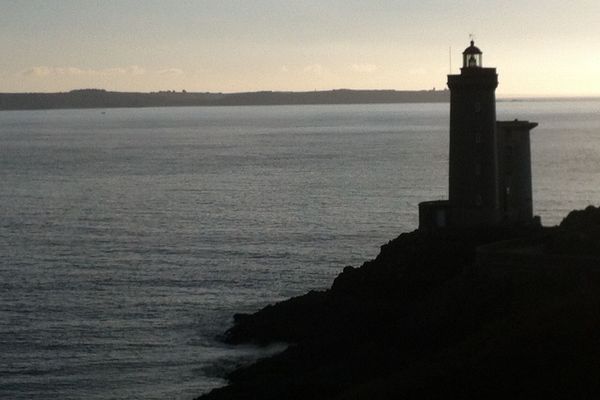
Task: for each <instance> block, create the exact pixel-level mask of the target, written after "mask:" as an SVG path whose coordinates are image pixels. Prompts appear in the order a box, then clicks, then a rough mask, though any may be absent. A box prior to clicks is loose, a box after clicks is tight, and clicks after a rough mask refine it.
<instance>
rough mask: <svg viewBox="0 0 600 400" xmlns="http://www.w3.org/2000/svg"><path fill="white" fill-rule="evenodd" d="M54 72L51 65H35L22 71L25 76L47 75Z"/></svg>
mask: <svg viewBox="0 0 600 400" xmlns="http://www.w3.org/2000/svg"><path fill="white" fill-rule="evenodd" d="M51 73H52V69H51V68H49V67H33V68H29V69H26V70H25V71H23V72H21V75H23V76H47V75H50V74H51Z"/></svg>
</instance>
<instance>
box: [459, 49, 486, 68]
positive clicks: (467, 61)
mask: <svg viewBox="0 0 600 400" xmlns="http://www.w3.org/2000/svg"><path fill="white" fill-rule="evenodd" d="M482 66H483V62H482V54H481V53H473V54H463V67H465V68H481V67H482Z"/></svg>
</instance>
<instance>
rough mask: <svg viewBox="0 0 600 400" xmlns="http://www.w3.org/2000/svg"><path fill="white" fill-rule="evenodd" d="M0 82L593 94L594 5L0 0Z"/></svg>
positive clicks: (12, 88) (32, 86)
mask: <svg viewBox="0 0 600 400" xmlns="http://www.w3.org/2000/svg"><path fill="white" fill-rule="evenodd" d="M0 9H1V12H0V49H1V54H2V57H1V58H0V92H56V91H68V90H72V89H80V88H102V89H107V90H117V91H143V92H149V91H158V90H176V91H181V90H187V91H188V92H190V91H193V92H239V91H257V90H292V91H309V90H327V89H339V88H348V89H396V90H421V89H432V88H436V89H443V88H446V80H447V78H446V76H447V74H448V73H449V72H450V71H451V72H452V73H459V68H460V66H461V65H460V64H461V63H462V60H461V53H462V51H463V50H464V49H465V48H466V47H467V46H468V44H469V35H470V34H473V35H474V38H475V43H476V45H477V46H478V47H479V48H480V49H481V50H482V51H483V62H484V66H486V67H496V68H497V70H498V74H499V81H500V85H499V87H498V89H497V93H498V94H499V95H504V96H600V29H599V28H598V24H599V23H600V1H597V0H594V1H587V0H569V1H565V0H560V1H558V0H544V1H541V0H539V1H538V0H521V1H511V0H504V1H500V0H485V1H484V0H481V1H475V0H452V1H449V0H444V1H440V0H415V1H407V0H363V1H357V0H318V1H316V0H172V1H171V0H157V1H154V0H137V1H134V0H95V1H93V0H43V1H37V0H0Z"/></svg>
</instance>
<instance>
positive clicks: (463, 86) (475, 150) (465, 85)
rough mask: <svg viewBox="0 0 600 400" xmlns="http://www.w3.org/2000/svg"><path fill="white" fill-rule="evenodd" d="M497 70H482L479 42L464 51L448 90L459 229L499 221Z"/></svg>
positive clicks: (452, 188)
mask: <svg viewBox="0 0 600 400" xmlns="http://www.w3.org/2000/svg"><path fill="white" fill-rule="evenodd" d="M497 86H498V75H497V74H496V69H495V68H484V67H483V64H482V52H481V50H479V49H478V48H477V47H475V43H474V42H473V41H471V45H470V46H469V47H467V49H465V51H464V52H463V67H462V68H461V70H460V75H448V87H449V88H450V153H449V158H450V170H449V199H448V200H449V205H450V207H451V208H452V220H453V221H452V222H453V225H455V226H474V225H494V224H496V223H497V222H498V221H499V218H500V214H499V195H498V152H497V142H498V139H497V133H496V95H495V91H496V87H497Z"/></svg>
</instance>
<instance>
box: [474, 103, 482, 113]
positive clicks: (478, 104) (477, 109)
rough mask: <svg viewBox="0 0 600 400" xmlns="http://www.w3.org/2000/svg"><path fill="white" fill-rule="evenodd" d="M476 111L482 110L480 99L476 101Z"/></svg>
mask: <svg viewBox="0 0 600 400" xmlns="http://www.w3.org/2000/svg"><path fill="white" fill-rule="evenodd" d="M475 112H481V103H480V102H478V101H476V102H475Z"/></svg>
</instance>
